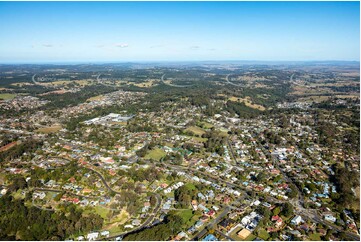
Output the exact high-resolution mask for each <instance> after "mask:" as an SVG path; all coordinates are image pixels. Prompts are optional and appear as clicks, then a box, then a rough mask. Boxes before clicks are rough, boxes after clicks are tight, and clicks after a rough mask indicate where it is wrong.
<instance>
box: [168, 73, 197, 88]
mask: <svg viewBox="0 0 361 242" xmlns="http://www.w3.org/2000/svg"><path fill="white" fill-rule="evenodd" d="M164 76H165V74H163V76H162V78H161V80H162V82H163V84H164V85H167V86H171V87H192V86H193V84H192V85H176V84H170V83H166V82H165V81H164Z"/></svg>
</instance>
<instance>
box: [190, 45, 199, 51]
mask: <svg viewBox="0 0 361 242" xmlns="http://www.w3.org/2000/svg"><path fill="white" fill-rule="evenodd" d="M190 48H191V50H198V49H199V48H201V47H199V46H198V45H193V46H191V47H190Z"/></svg>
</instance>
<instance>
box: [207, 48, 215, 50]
mask: <svg viewBox="0 0 361 242" xmlns="http://www.w3.org/2000/svg"><path fill="white" fill-rule="evenodd" d="M207 50H210V51H214V50H216V49H214V48H211V49H207Z"/></svg>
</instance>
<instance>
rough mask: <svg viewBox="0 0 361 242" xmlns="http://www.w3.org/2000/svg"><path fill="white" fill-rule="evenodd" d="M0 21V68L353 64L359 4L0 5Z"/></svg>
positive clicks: (356, 58) (356, 56)
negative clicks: (115, 64)
mask: <svg viewBox="0 0 361 242" xmlns="http://www.w3.org/2000/svg"><path fill="white" fill-rule="evenodd" d="M0 22H1V23H3V24H1V25H0V32H1V33H2V34H1V36H2V37H1V39H0V63H34V62H68V61H69V62H118V61H204V60H218V61H223V60H259V61H309V60H311V61H312V60H317V61H318V60H340V61H346V60H347V61H359V59H360V3H359V2H101V3H100V2H0ZM4 23H5V24H4Z"/></svg>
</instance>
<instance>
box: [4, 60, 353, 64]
mask: <svg viewBox="0 0 361 242" xmlns="http://www.w3.org/2000/svg"><path fill="white" fill-rule="evenodd" d="M202 62H213V63H217V62H218V63H222V62H230V63H232V62H260V63H261V62H263V63H275V62H281V63H292V62H296V63H297V62H356V63H360V60H133V61H30V62H26V61H9V62H0V65H33V64H39V65H41V64H53V65H61V64H144V63H149V64H151V63H202Z"/></svg>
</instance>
